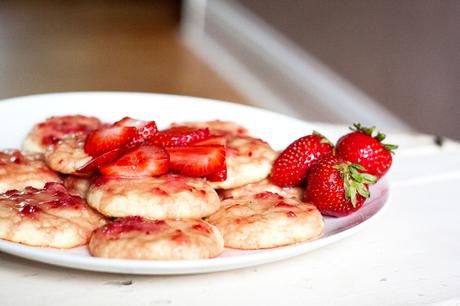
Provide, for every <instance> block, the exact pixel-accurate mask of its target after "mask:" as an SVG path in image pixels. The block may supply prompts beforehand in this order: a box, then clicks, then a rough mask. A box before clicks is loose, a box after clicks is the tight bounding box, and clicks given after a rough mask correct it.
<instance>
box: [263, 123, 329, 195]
mask: <svg viewBox="0 0 460 306" xmlns="http://www.w3.org/2000/svg"><path fill="white" fill-rule="evenodd" d="M333 149H334V146H333V145H332V143H331V142H330V141H329V140H328V139H327V138H326V137H324V136H323V135H321V134H320V133H318V132H316V131H313V134H311V135H307V136H304V137H301V138H299V139H297V140H296V141H294V142H293V143H291V144H290V145H289V146H288V147H287V148H286V149H285V150H284V151H283V152H281V154H280V155H279V156H278V158H277V159H276V160H275V162H274V164H273V169H272V176H271V180H272V182H273V183H274V184H275V185H278V186H280V187H292V186H301V185H302V184H303V183H304V182H305V179H306V177H307V175H308V170H309V169H310V167H311V165H312V164H313V163H314V162H316V161H317V160H320V159H322V158H324V157H327V156H329V155H331V154H332V152H333Z"/></svg>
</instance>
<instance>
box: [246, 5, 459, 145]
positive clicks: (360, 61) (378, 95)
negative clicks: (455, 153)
mask: <svg viewBox="0 0 460 306" xmlns="http://www.w3.org/2000/svg"><path fill="white" fill-rule="evenodd" d="M238 2H239V3H240V4H241V5H243V6H244V7H245V8H247V9H249V10H250V11H251V12H252V13H254V14H256V15H257V16H258V17H261V18H262V19H263V20H265V21H266V22H268V23H269V24H270V25H272V26H273V27H275V28H276V29H277V30H279V31H281V32H282V33H284V34H285V35H286V36H287V37H289V38H290V39H291V40H293V41H294V42H295V43H297V44H298V45H299V46H301V47H302V48H303V49H305V50H307V51H308V52H310V53H311V54H313V55H314V56H316V57H317V58H318V59H320V60H321V61H322V62H323V63H325V64H326V65H328V66H329V67H331V68H332V69H334V70H335V71H336V72H338V73H339V74H341V75H342V76H343V77H345V78H346V79H348V80H349V81H351V82H352V83H354V84H355V85H356V86H358V87H359V88H361V89H362V90H364V91H365V92H366V93H367V94H369V95H370V96H372V97H373V98H375V99H376V100H377V101H379V102H380V103H382V104H383V105H385V106H386V107H387V108H389V109H390V110H392V111H393V112H395V113H396V114H397V115H399V116H400V117H401V118H402V119H404V120H405V121H407V122H408V123H409V124H410V125H412V126H413V127H415V128H416V129H418V130H420V131H423V132H429V133H433V134H438V135H444V136H450V137H453V138H455V139H460V86H459V85H460V35H459V33H458V31H459V29H460V1H455V0H450V1H427V0H421V1H415V0H411V1H409V0H406V1H394V0H391V1H375V0H370V1H359V0H348V1H319V0H318V1H310V0H308V1H291V0H287V1H277V0H265V1H258V0H238Z"/></svg>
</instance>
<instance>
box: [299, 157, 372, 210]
mask: <svg viewBox="0 0 460 306" xmlns="http://www.w3.org/2000/svg"><path fill="white" fill-rule="evenodd" d="M363 171H366V169H365V168H364V167H363V166H361V165H359V164H352V163H351V162H347V161H344V160H342V159H340V158H337V157H335V156H330V157H327V158H325V159H323V160H320V161H318V162H317V163H315V164H314V165H313V166H312V167H311V169H310V171H309V174H308V184H307V187H306V190H305V194H304V197H305V200H306V201H308V202H310V203H312V204H314V205H315V206H316V207H317V208H318V209H319V210H320V212H321V213H322V214H324V215H328V216H334V217H342V216H346V215H348V214H350V213H352V212H354V211H356V210H358V209H359V208H360V207H362V206H363V204H364V202H365V200H366V199H367V198H369V196H370V193H369V190H368V185H369V184H374V183H375V182H376V181H377V177H375V176H373V175H371V174H368V173H363Z"/></svg>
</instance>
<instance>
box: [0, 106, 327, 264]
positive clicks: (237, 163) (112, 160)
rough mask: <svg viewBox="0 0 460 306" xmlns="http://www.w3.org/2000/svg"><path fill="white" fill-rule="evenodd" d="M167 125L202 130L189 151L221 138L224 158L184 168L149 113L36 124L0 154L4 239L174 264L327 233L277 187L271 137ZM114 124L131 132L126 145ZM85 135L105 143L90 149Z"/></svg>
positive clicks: (213, 126)
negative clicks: (108, 120)
mask: <svg viewBox="0 0 460 306" xmlns="http://www.w3.org/2000/svg"><path fill="white" fill-rule="evenodd" d="M120 122H122V123H121V124H120ZM126 126H128V127H135V130H133V129H126V128H123V127H126ZM147 127H148V128H147ZM184 127H186V128H184ZM170 129H173V130H174V131H175V134H174V137H176V138H174V139H176V140H177V137H178V135H179V136H180V137H182V136H183V137H184V138H183V139H185V140H186V139H188V140H190V139H192V140H193V137H194V136H193V135H206V136H203V137H204V138H202V139H200V141H201V142H200V145H201V146H200V147H199V149H196V148H194V149H193V152H196V151H197V150H198V151H199V152H200V154H202V153H201V152H202V151H204V150H205V149H204V148H212V149H214V148H216V147H219V148H221V147H222V146H223V147H224V150H223V152H225V154H224V159H223V160H221V164H220V165H219V166H218V167H217V168H215V169H213V170H212V171H211V172H209V173H208V172H206V169H208V168H206V169H205V170H203V169H202V168H204V166H203V165H201V164H200V163H201V160H200V159H197V158H196V156H197V155H196V154H195V155H194V158H190V159H188V162H190V165H187V164H186V165H185V166H184V164H183V163H184V159H185V160H187V158H188V156H186V150H184V147H182V146H181V145H177V147H174V144H173V145H172V146H171V139H173V138H170V139H168V142H164V141H165V138H164V135H166V134H161V133H162V131H160V132H158V131H157V130H156V126H154V124H153V121H151V122H143V121H136V120H133V119H126V118H125V119H122V120H121V121H118V122H117V123H115V124H112V125H109V124H104V123H102V122H101V121H100V120H98V119H97V118H93V117H85V116H81V115H75V116H61V117H52V118H49V119H47V120H46V121H44V122H42V123H39V124H37V125H36V126H35V127H34V128H33V130H32V131H31V132H30V133H29V135H28V136H27V138H26V140H25V141H24V145H23V150H24V152H20V151H18V150H15V151H5V152H3V153H1V154H0V192H3V194H1V195H0V238H2V239H6V240H10V241H14V242H18V243H24V244H28V245H33V246H45V247H56V248H72V247H75V246H80V245H85V244H88V247H89V251H90V253H91V254H92V255H94V256H100V257H107V258H125V259H156V260H177V259H202V258H211V257H216V256H218V255H219V254H221V252H222V251H223V250H224V246H225V247H227V248H238V249H261V248H273V247H278V246H284V245H289V244H294V243H298V242H303V241H307V240H310V239H315V238H317V237H319V236H320V235H321V233H322V230H323V226H324V224H323V218H322V216H321V214H320V212H319V211H318V210H317V209H316V207H315V206H313V205H311V204H308V203H305V202H302V190H301V189H299V188H281V187H278V186H276V185H274V184H272V183H271V181H270V178H269V175H270V173H271V169H272V165H273V162H274V160H275V158H276V156H277V154H276V152H275V151H274V150H273V149H272V148H271V147H270V146H269V145H268V144H267V143H266V142H264V141H263V140H261V139H258V138H254V137H252V136H251V135H249V133H248V131H247V130H246V129H245V128H244V127H242V126H240V125H237V124H235V123H231V122H224V121H218V120H216V121H210V122H199V123H182V124H180V125H178V124H173V125H172V126H171V128H170ZM113 131H117V133H122V134H123V135H126V133H127V132H130V133H131V132H133V131H134V132H135V133H134V132H133V133H134V134H129V135H131V136H130V137H131V141H130V142H129V143H128V142H124V143H123V142H120V137H118V138H117V137H114V134H113ZM177 131H181V132H180V133H183V134H180V133H179V134H178V133H177ZM196 131H207V132H206V133H201V134H199V133H197V132H196ZM109 132H110V133H109ZM136 133H137V134H136ZM122 134H117V136H119V135H122ZM88 135H91V136H88ZM95 135H96V136H95ZM101 135H103V137H102V138H103V139H102V141H101ZM133 135H134V136H133ZM161 135H163V136H162V137H163V138H162V137H160V136H161ZM184 135H185V136H184ZM191 135H192V136H193V137H192V136H191ZM104 137H105V138H104ZM197 137H198V136H197ZM200 137H201V136H200ZM89 138H91V140H90V141H92V142H94V139H96V138H97V139H98V145H99V146H98V147H91V148H89V145H88V142H89V140H88V139H89ZM216 138H219V139H218V140H216ZM174 139H173V140H174ZM161 141H163V143H161ZM187 145H190V143H189V144H187ZM107 146H112V147H111V148H110V150H109V149H106V148H107ZM139 148H144V149H145V148H148V149H149V151H146V150H143V151H142V150H141V151H140V150H139ZM151 148H157V149H155V150H156V151H155V152H154V153H152V152H153V151H151ZM101 150H102V151H101ZM160 151H161V154H160V155H161V158H159V154H158V152H160ZM25 152H27V153H25ZM94 152H98V153H97V154H95V153H94ZM146 152H148V153H146ZM164 152H166V153H164ZM184 152H185V153H184ZM209 152H211V151H209ZM212 152H214V151H212ZM149 154H150V155H149ZM165 156H166V157H165ZM184 156H186V157H184ZM198 156H201V155H198ZM216 156H217V155H216ZM216 159H217V157H216ZM166 160H167V161H166ZM209 160H210V158H209ZM179 161H180V162H179ZM166 163H168V165H167V166H165V164H166ZM178 165H180V166H178ZM191 168H192V169H193V170H194V171H190V169H191ZM187 169H189V170H187ZM197 169H198V170H197ZM195 170H197V171H195ZM208 170H209V169H208ZM200 171H201V172H200ZM203 171H204V172H203ZM195 174H196V175H195Z"/></svg>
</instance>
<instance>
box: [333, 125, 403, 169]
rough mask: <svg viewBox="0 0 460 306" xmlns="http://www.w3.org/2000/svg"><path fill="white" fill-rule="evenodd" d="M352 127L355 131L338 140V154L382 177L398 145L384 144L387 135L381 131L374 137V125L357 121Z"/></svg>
mask: <svg viewBox="0 0 460 306" xmlns="http://www.w3.org/2000/svg"><path fill="white" fill-rule="evenodd" d="M350 129H351V130H352V131H353V132H351V133H349V134H346V135H345V136H342V137H341V138H340V139H339V140H338V141H337V144H336V154H337V156H338V157H341V158H343V159H344V160H348V161H350V162H352V163H356V164H360V165H362V166H363V167H364V168H366V170H367V172H368V173H370V174H373V175H375V176H377V177H378V178H380V177H382V176H383V175H384V174H385V173H386V172H387V171H388V169H389V168H390V166H391V163H392V160H393V158H392V156H391V154H392V153H393V150H395V149H396V148H397V146H395V145H389V144H383V143H382V140H384V139H385V135H384V134H382V133H380V132H379V133H377V135H376V136H375V137H373V136H372V134H374V129H375V128H374V127H372V128H366V127H362V126H361V125H360V124H359V123H355V124H354V125H353V127H350Z"/></svg>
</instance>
